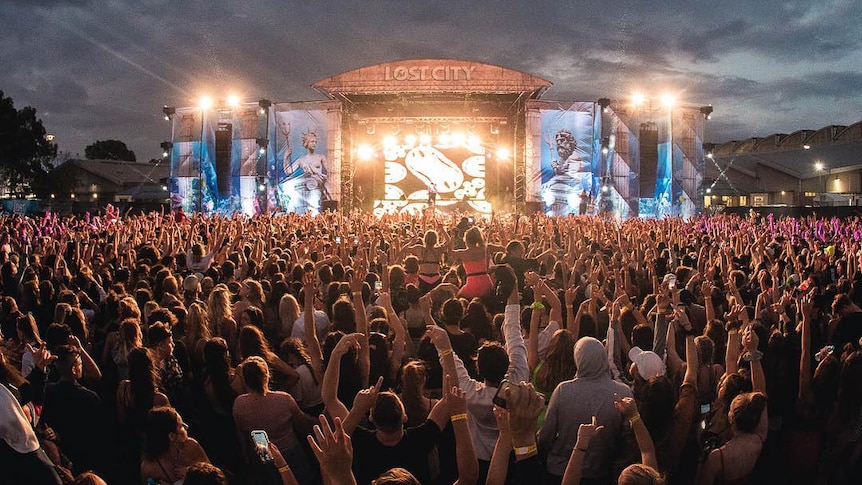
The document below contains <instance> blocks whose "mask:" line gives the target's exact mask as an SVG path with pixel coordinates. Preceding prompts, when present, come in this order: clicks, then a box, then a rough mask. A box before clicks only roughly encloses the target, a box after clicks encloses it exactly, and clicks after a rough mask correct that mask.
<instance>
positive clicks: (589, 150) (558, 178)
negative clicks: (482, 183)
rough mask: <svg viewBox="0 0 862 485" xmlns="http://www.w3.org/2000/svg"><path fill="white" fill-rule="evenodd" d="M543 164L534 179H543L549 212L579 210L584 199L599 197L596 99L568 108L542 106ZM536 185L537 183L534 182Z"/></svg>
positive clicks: (543, 195) (542, 194)
mask: <svg viewBox="0 0 862 485" xmlns="http://www.w3.org/2000/svg"><path fill="white" fill-rule="evenodd" d="M540 113H541V126H542V128H541V130H542V132H541V151H540V153H541V165H540V167H539V173H533V174H531V175H532V180H533V181H540V185H539V198H540V199H541V200H542V202H543V203H544V206H545V210H546V211H547V212H551V213H553V214H569V213H573V212H575V213H576V212H577V211H578V209H579V205H580V203H581V200H583V199H586V198H588V197H591V198H592V197H595V195H596V186H597V185H598V184H597V179H596V177H597V176H598V175H597V174H598V173H599V172H598V171H599V167H598V166H597V165H598V164H596V163H594V157H593V151H594V147H593V143H594V140H595V136H594V123H593V103H576V104H574V105H572V107H571V108H570V109H568V110H540ZM534 186H535V185H534Z"/></svg>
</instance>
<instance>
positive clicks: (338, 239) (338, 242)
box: [335, 236, 341, 244]
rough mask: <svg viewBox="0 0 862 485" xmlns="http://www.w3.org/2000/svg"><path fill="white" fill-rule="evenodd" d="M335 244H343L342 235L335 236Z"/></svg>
mask: <svg viewBox="0 0 862 485" xmlns="http://www.w3.org/2000/svg"><path fill="white" fill-rule="evenodd" d="M335 244H341V236H335Z"/></svg>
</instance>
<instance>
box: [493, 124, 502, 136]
mask: <svg viewBox="0 0 862 485" xmlns="http://www.w3.org/2000/svg"><path fill="white" fill-rule="evenodd" d="M491 134H492V135H499V134H500V126H499V125H497V123H491Z"/></svg>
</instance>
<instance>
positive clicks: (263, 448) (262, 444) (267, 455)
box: [251, 429, 275, 463]
mask: <svg viewBox="0 0 862 485" xmlns="http://www.w3.org/2000/svg"><path fill="white" fill-rule="evenodd" d="M251 440H252V441H253V442H254V448H255V451H256V452H257V456H258V457H259V458H260V460H261V461H262V462H264V463H268V462H271V461H274V460H275V457H273V456H272V452H270V451H269V436H267V434H266V431H263V430H261V429H256V430H254V431H252V432H251Z"/></svg>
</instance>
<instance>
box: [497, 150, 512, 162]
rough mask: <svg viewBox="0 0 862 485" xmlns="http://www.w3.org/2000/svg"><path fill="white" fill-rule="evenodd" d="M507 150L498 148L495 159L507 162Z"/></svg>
mask: <svg viewBox="0 0 862 485" xmlns="http://www.w3.org/2000/svg"><path fill="white" fill-rule="evenodd" d="M509 155H510V153H509V149H508V148H498V149H497V158H499V159H500V160H508V159H509Z"/></svg>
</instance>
